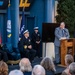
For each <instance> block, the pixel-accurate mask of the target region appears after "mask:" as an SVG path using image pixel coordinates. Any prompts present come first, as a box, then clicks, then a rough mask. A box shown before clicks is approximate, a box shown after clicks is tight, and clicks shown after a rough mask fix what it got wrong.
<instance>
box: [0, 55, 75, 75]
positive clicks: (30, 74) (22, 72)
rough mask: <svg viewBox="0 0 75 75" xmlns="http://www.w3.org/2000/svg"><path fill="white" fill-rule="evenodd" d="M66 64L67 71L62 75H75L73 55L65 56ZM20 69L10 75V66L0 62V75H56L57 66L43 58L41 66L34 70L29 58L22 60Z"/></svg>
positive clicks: (48, 59)
mask: <svg viewBox="0 0 75 75" xmlns="http://www.w3.org/2000/svg"><path fill="white" fill-rule="evenodd" d="M65 64H66V69H65V70H64V71H63V72H62V74H61V75H75V62H74V59H73V56H72V55H70V54H67V55H66V56H65ZM19 68H20V69H19V70H18V69H16V68H15V70H12V71H10V72H9V73H8V65H7V64H6V63H5V62H4V61H0V75H55V72H56V68H55V65H54V63H53V61H52V60H51V59H50V58H49V57H45V58H43V59H42V61H41V62H40V64H37V65H34V67H33V68H32V66H31V62H30V61H29V59H28V58H22V59H21V60H20V62H19Z"/></svg>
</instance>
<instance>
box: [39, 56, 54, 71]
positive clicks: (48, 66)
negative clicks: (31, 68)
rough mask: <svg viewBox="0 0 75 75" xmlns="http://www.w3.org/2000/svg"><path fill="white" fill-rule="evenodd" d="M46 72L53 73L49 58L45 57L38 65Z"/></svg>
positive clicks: (51, 62)
mask: <svg viewBox="0 0 75 75" xmlns="http://www.w3.org/2000/svg"><path fill="white" fill-rule="evenodd" d="M40 64H41V65H42V66H43V67H44V68H45V69H46V70H50V71H51V70H52V71H55V66H54V63H53V61H52V60H51V59H50V58H49V57H45V58H44V59H43V60H42V61H41V63H40Z"/></svg>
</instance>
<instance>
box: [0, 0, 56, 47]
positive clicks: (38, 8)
mask: <svg viewBox="0 0 75 75" xmlns="http://www.w3.org/2000/svg"><path fill="white" fill-rule="evenodd" d="M46 1H49V0H34V2H33V4H32V5H31V7H30V10H29V11H28V12H29V14H27V15H26V16H25V17H26V21H25V22H26V25H29V24H30V25H32V27H31V26H28V29H30V30H31V31H32V32H33V28H34V27H35V26H38V27H39V31H40V33H41V34H42V23H43V22H48V23H49V21H48V20H49V19H51V20H50V22H52V12H53V11H54V10H53V9H54V1H55V0H51V1H49V2H51V3H50V4H51V6H50V5H48V4H49V3H48V2H46ZM17 2H18V0H11V17H12V44H13V46H14V47H17V43H18V36H19V31H18V29H19V24H18V23H19V22H18V19H19V9H18V8H19V6H18V5H19V3H17ZM52 2H53V3H52ZM16 3H17V4H16ZM47 3H48V4H47ZM47 8H48V9H47ZM0 12H1V11H0ZM47 12H51V13H47ZM3 13H4V14H3ZM1 14H2V15H1ZM0 15H1V16H0V18H1V21H0V22H1V26H0V27H1V28H0V29H2V37H3V42H6V24H7V23H6V21H7V16H5V15H6V12H5V11H2V12H1V13H0ZM48 18H49V19H48ZM2 19H3V21H2ZM27 19H28V21H29V20H30V19H31V20H30V21H29V22H28V23H27ZM32 20H33V21H34V22H33V23H34V25H33V23H32V24H31V22H32Z"/></svg>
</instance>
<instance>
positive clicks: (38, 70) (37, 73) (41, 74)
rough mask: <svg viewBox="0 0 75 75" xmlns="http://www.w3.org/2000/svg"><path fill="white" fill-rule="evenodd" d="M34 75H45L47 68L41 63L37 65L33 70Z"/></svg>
mask: <svg viewBox="0 0 75 75" xmlns="http://www.w3.org/2000/svg"><path fill="white" fill-rule="evenodd" d="M32 75H45V69H44V68H43V67H42V66H41V65H35V66H34V68H33V70H32Z"/></svg>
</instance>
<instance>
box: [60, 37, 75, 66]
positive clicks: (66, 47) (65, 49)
mask: <svg viewBox="0 0 75 75" xmlns="http://www.w3.org/2000/svg"><path fill="white" fill-rule="evenodd" d="M74 42H75V39H74V38H73V39H65V40H61V46H60V49H61V65H63V66H65V55H66V54H71V55H72V56H74V49H75V48H74V45H75V44H74Z"/></svg>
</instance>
